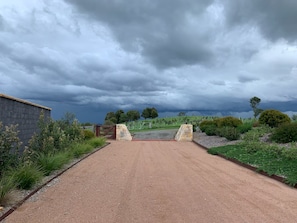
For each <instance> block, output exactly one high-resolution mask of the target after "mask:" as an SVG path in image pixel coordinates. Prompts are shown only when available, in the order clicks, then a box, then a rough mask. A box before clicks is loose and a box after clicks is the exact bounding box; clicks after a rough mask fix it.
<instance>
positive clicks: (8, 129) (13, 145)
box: [0, 122, 21, 176]
mask: <svg viewBox="0 0 297 223" xmlns="http://www.w3.org/2000/svg"><path fill="white" fill-rule="evenodd" d="M20 146H21V142H20V140H19V138H18V131H17V125H10V126H5V127H4V126H3V124H2V122H0V176H1V175H2V172H3V171H4V170H6V169H8V168H9V167H13V166H16V165H17V163H18V155H19V148H20Z"/></svg>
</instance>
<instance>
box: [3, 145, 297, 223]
mask: <svg viewBox="0 0 297 223" xmlns="http://www.w3.org/2000/svg"><path fill="white" fill-rule="evenodd" d="M296 219H297V190H296V189H293V188H290V187H288V186H286V185H284V184H282V183H280V182H277V181H274V180H272V179H270V178H268V177H265V176H262V175H260V174H257V173H255V172H252V171H250V170H247V169H245V168H243V167H241V166H238V165H236V164H234V163H231V162H228V161H227V160H224V159H222V158H220V157H217V156H212V155H209V154H207V152H206V151H205V150H203V149H201V148H199V146H197V145H195V144H194V143H192V142H171V141H170V142H164V141H159V142H150V141H145V142H141V141H135V142H112V143H111V145H109V146H107V147H105V148H104V149H102V150H100V151H98V152H97V153H95V154H93V155H92V156H90V157H88V158H87V159H85V160H83V161H82V162H80V163H79V164H78V165H76V166H75V167H73V168H71V169H70V170H68V171H67V172H65V173H64V174H63V175H62V176H60V177H59V181H58V182H57V183H56V184H55V185H53V186H51V187H49V188H48V189H47V190H46V191H44V192H42V193H40V194H39V195H38V197H37V199H31V200H30V201H27V202H25V203H24V204H23V205H22V206H20V207H19V208H18V209H17V210H16V211H15V212H13V213H12V214H11V215H9V216H8V217H7V218H6V219H5V221H4V222H5V223H10V222H13V223H17V222H22V223H25V222H30V223H34V222H42V223H44V222H46V223H49V222H55V223H56V222H69V223H70V222H71V223H75V222H80V223H81V222H104V223H109V222H123V223H132V222H141V223H142V222H154V223H155V222H156V223H157V222H170V223H173V222H187V223H188V222H212V223H214V222H220V223H222V222H228V223H230V222H236V223H238V222H269V223H271V222H287V223H289V222H296Z"/></svg>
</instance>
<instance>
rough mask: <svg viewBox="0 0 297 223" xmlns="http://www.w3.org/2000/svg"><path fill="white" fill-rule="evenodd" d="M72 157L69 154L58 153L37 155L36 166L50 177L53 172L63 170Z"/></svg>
mask: <svg viewBox="0 0 297 223" xmlns="http://www.w3.org/2000/svg"><path fill="white" fill-rule="evenodd" d="M70 160H71V157H70V156H69V154H68V152H63V151H62V152H58V153H49V154H45V153H37V154H36V156H35V162H36V164H37V165H38V166H39V167H40V168H41V170H42V171H43V173H44V174H45V175H46V176H48V175H50V174H51V173H52V172H53V171H55V170H59V169H61V168H62V167H63V166H64V165H65V164H67V163H69V161H70Z"/></svg>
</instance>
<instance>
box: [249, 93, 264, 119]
mask: <svg viewBox="0 0 297 223" xmlns="http://www.w3.org/2000/svg"><path fill="white" fill-rule="evenodd" d="M260 102H261V99H260V98H258V97H256V96H254V97H252V98H251V99H250V104H251V107H252V109H253V111H254V117H255V118H256V117H257V116H258V115H259V114H260V113H261V112H262V111H263V109H260V108H258V105H259V104H260Z"/></svg>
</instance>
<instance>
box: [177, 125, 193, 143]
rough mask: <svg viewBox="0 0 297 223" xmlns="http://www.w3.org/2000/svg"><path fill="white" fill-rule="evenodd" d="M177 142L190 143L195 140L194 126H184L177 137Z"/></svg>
mask: <svg viewBox="0 0 297 223" xmlns="http://www.w3.org/2000/svg"><path fill="white" fill-rule="evenodd" d="M175 140H176V141H186V142H190V141H192V140H193V125H189V124H182V125H181V126H180V128H179V130H178V132H177V133H176V135H175Z"/></svg>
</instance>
